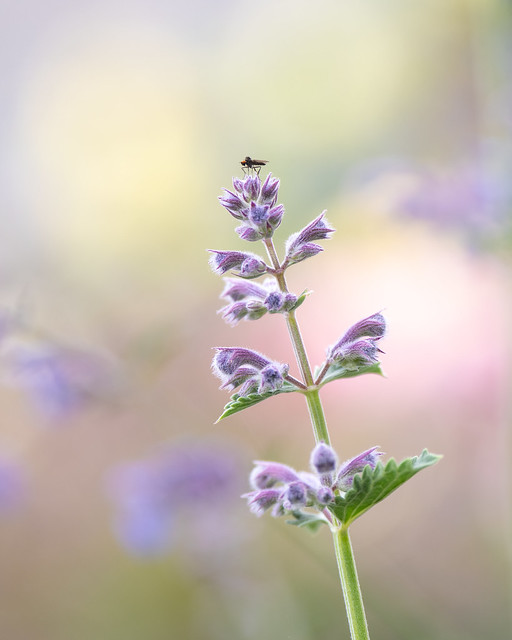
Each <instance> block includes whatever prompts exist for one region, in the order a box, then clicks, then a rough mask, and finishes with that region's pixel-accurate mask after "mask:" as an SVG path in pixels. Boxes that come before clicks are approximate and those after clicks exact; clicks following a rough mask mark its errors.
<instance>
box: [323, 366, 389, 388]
mask: <svg viewBox="0 0 512 640" xmlns="http://www.w3.org/2000/svg"><path fill="white" fill-rule="evenodd" d="M319 373H320V369H317V371H315V379H316V377H317V376H318V374H319ZM365 373H376V374H378V375H380V376H384V373H383V372H382V369H381V367H380V362H378V363H377V364H371V365H369V366H368V367H361V368H359V369H356V370H354V369H345V368H344V367H340V366H339V365H336V364H331V366H330V367H329V369H328V370H327V373H326V374H325V376H324V377H323V378H322V381H321V382H320V385H319V386H320V387H323V385H324V384H327V383H328V382H332V381H333V380H339V379H341V378H355V377H356V376H362V375H364V374H365Z"/></svg>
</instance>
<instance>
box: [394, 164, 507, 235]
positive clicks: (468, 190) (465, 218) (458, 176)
mask: <svg viewBox="0 0 512 640" xmlns="http://www.w3.org/2000/svg"><path fill="white" fill-rule="evenodd" d="M414 177H415V183H414V186H413V187H412V188H411V190H410V192H409V193H408V194H407V195H405V196H404V197H403V199H402V200H401V202H399V209H400V210H401V211H402V212H403V213H405V214H407V215H409V216H411V217H413V218H421V219H425V220H430V221H432V222H435V223H436V224H439V225H442V226H445V227H450V226H451V227H458V226H460V227H466V228H468V229H469V228H483V227H484V226H485V225H486V224H488V223H489V222H491V218H492V209H493V208H494V204H495V203H496V200H497V195H498V194H497V190H496V185H493V184H492V182H491V181H490V180H489V177H488V176H486V175H484V174H483V172H482V171H480V170H478V169H477V168H476V167H469V166H468V167H459V168H456V169H452V170H450V171H446V172H437V173H436V172H433V171H427V170H424V171H422V172H418V173H417V174H416V175H415V176H414Z"/></svg>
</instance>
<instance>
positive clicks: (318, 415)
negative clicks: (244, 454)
mask: <svg viewBox="0 0 512 640" xmlns="http://www.w3.org/2000/svg"><path fill="white" fill-rule="evenodd" d="M264 242H265V246H266V248H267V252H268V255H269V257H270V259H271V261H272V265H273V268H274V277H275V278H276V280H277V282H278V284H279V289H280V290H281V291H282V292H283V293H288V287H287V285H286V279H285V277H284V268H283V267H282V266H281V264H280V262H279V258H278V256H277V253H276V250H275V247H274V245H273V243H272V240H271V239H270V238H268V239H266V240H265V241H264ZM286 324H287V326H288V332H289V334H290V338H291V341H292V344H293V349H294V351H295V357H296V358H297V363H298V365H299V368H300V371H301V373H302V378H303V381H304V384H305V386H306V389H305V391H303V394H304V396H305V397H306V402H307V405H308V409H309V415H310V417H311V424H312V425H313V432H314V434H315V440H316V442H317V443H318V442H325V443H326V444H330V439H329V432H328V430H327V423H326V421H325V415H324V410H323V407H322V402H321V401H320V394H319V387H318V386H317V385H316V384H315V382H314V380H313V374H312V372H311V366H310V364H309V359H308V356H307V353H306V347H305V346H304V342H303V340H302V335H301V332H300V329H299V324H298V322H297V318H296V317H295V312H294V311H290V312H289V313H287V314H286ZM325 371H326V368H325V367H324V370H322V372H321V374H320V376H319V381H320V380H321V378H322V377H323V375H325ZM333 538H334V549H335V552H336V561H337V563H338V571H339V574H340V580H341V588H342V591H343V598H344V599H345V607H346V610H347V616H348V622H349V626H350V635H351V638H352V640H370V636H369V635H368V625H367V624H366V616H365V613H364V606H363V598H362V595H361V589H360V587H359V580H358V577H357V571H356V565H355V562H354V555H353V553H352V545H351V544H350V538H349V535H348V529H347V528H346V527H343V525H340V526H339V528H337V529H334V530H333Z"/></svg>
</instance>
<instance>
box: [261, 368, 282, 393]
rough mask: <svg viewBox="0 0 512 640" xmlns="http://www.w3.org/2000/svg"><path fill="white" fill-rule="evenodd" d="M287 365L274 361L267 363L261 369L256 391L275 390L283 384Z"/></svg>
mask: <svg viewBox="0 0 512 640" xmlns="http://www.w3.org/2000/svg"><path fill="white" fill-rule="evenodd" d="M288 368H289V367H288V365H287V364H284V365H282V364H281V365H280V364H278V363H276V362H272V363H271V364H268V365H267V366H266V367H265V368H264V369H262V370H261V374H260V375H261V382H260V386H259V388H258V393H265V392H266V391H277V390H278V389H280V388H281V387H282V386H283V382H284V376H285V375H286V374H287V373H288Z"/></svg>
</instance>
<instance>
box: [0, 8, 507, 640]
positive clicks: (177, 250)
mask: <svg viewBox="0 0 512 640" xmlns="http://www.w3.org/2000/svg"><path fill="white" fill-rule="evenodd" d="M0 16H1V18H0V25H1V26H0V30H1V37H0V43H1V44H0V51H1V58H0V65H1V67H0V82H1V88H2V89H1V95H2V99H1V101H0V140H1V144H0V172H1V173H0V367H1V372H2V380H1V382H2V384H1V386H0V423H1V429H0V576H1V578H0V603H1V604H0V609H1V615H0V635H1V637H2V638H9V640H27V639H29V640H32V639H37V640H86V639H87V640H88V639H89V638H92V637H94V638H108V639H109V640H116V639H121V638H122V639H123V640H136V639H139V638H150V639H151V640H160V639H162V640H163V639H166V640H168V639H169V638H179V639H182V640H188V639H197V638H204V639H205V640H214V639H220V638H240V639H242V640H255V639H256V638H258V639H259V638H266V639H269V640H273V639H278V638H279V639H282V638H290V639H293V640H309V639H312V638H326V637H339V638H349V633H348V625H347V622H346V616H345V612H344V607H343V605H342V600H341V592H340V588H339V579H338V576H337V571H336V566H335V562H334V554H333V549H332V542H331V538H330V534H329V533H328V531H327V530H325V531H324V530H322V531H320V532H318V533H317V534H316V535H313V536H312V535H310V534H309V533H307V532H306V531H302V530H298V529H296V528H294V527H288V526H286V525H285V523H284V521H282V520H274V519H272V518H270V517H264V518H261V519H257V518H256V517H255V516H254V515H253V514H250V513H249V511H248V510H247V508H246V506H245V504H244V502H243V501H242V500H240V498H239V495H240V494H241V493H243V492H245V491H247V489H248V480H247V476H248V473H249V470H250V468H251V464H252V460H253V459H260V460H261V459H263V460H265V459H277V460H280V461H282V462H284V463H287V464H289V465H291V466H293V467H295V468H297V469H306V468H307V465H308V459H309V453H310V451H311V449H312V447H313V437H312V432H311V428H310V425H309V423H308V416H307V411H306V407H305V404H304V402H303V399H302V398H301V397H300V396H299V395H298V394H295V395H293V394H289V395H282V396H279V397H278V398H273V399H271V400H269V401H267V402H265V403H262V404H260V405H258V406H255V407H253V408H251V409H250V410H248V411H246V412H244V413H240V414H237V415H235V416H232V417H230V418H228V419H226V420H224V421H222V422H221V423H219V424H217V425H214V424H213V423H214V421H215V420H216V418H217V417H218V415H219V414H220V413H221V411H222V407H223V405H224V404H225V402H227V400H228V394H227V393H226V392H225V391H219V390H218V380H216V379H215V378H213V377H212V376H211V373H210V370H209V368H210V361H211V357H212V351H211V347H213V346H230V345H241V346H247V347H250V348H253V349H257V350H260V351H262V352H263V353H265V354H267V355H269V356H271V357H272V358H274V359H276V360H279V361H281V362H290V363H291V372H292V373H296V372H297V369H296V366H295V363H294V362H293V353H292V350H291V347H290V345H289V342H288V338H287V332H286V328H285V325H284V321H283V319H282V318H281V317H278V316H270V317H264V318H262V319H261V320H259V321H258V322H255V323H246V322H242V323H240V324H239V325H238V326H237V327H235V328H230V327H228V326H226V325H225V324H224V323H223V321H222V318H221V317H220V316H219V315H217V314H216V311H217V309H218V308H219V307H220V306H222V303H221V301H220V300H219V299H218V296H219V294H220V292H221V290H222V282H221V280H220V279H219V278H218V277H217V276H215V275H214V274H213V273H211V271H210V270H209V267H208V264H207V253H206V249H207V248H214V249H241V250H254V251H259V247H255V246H252V245H251V246H248V245H246V244H244V243H242V241H241V240H239V239H238V237H237V236H236V235H235V234H234V233H233V229H234V226H235V223H236V221H234V220H233V219H232V218H231V217H230V215H229V214H228V213H227V212H226V211H225V210H224V209H223V208H222V207H221V206H220V205H219V203H218V201H217V197H218V196H219V195H220V194H221V193H222V188H223V187H227V188H229V187H230V186H231V179H232V176H234V175H238V176H240V175H241V169H240V165H239V161H240V160H241V159H242V158H243V157H245V156H246V155H250V156H252V157H255V158H263V159H265V160H269V164H268V165H267V168H268V169H269V170H270V171H271V172H272V173H273V175H275V176H278V177H279V178H280V179H281V181H282V182H281V189H280V198H279V201H280V202H282V203H283V204H284V205H285V206H286V214H285V217H284V219H283V223H282V225H281V228H280V229H279V230H278V232H277V234H276V242H277V246H278V247H281V249H280V250H281V252H282V243H284V241H285V240H286V238H287V237H288V235H289V234H290V233H292V232H294V231H296V230H298V229H299V228H301V227H303V226H304V225H305V224H307V223H308V222H309V221H311V220H312V219H313V218H314V217H316V216H317V215H318V214H319V213H321V211H323V210H324V209H327V215H328V219H329V222H330V223H331V224H332V225H333V226H334V227H335V228H336V229H337V233H336V234H335V235H334V237H333V239H332V240H330V241H328V242H325V243H324V246H325V249H326V251H325V252H324V253H322V254H320V255H319V256H317V257H315V258H314V259H311V260H308V261H306V262H303V263H301V264H299V265H297V266H294V267H293V268H292V269H290V271H289V284H290V288H291V290H292V291H294V292H295V293H300V292H302V291H303V290H304V289H305V288H308V289H310V290H312V291H313V292H314V293H313V294H312V295H311V296H309V297H308V299H307V301H306V303H305V304H304V305H303V306H302V307H301V309H300V311H299V314H298V316H299V322H300V324H301V327H302V330H303V334H304V339H305V341H306V344H307V347H308V351H309V355H310V359H311V361H312V362H313V363H314V364H319V363H321V362H322V361H323V358H324V354H325V348H326V347H327V346H328V345H329V344H333V343H334V342H335V341H336V340H337V339H338V338H339V337H340V336H341V335H342V334H343V333H344V332H345V330H346V329H347V328H348V327H349V326H350V325H352V324H353V323H354V322H356V321H357V320H359V319H361V318H363V317H365V316H367V315H370V314H371V313H374V312H376V311H379V310H381V309H384V310H385V314H386V317H387V318H388V321H389V334H388V336H387V337H386V338H385V341H384V342H383V343H382V347H383V349H384V350H385V351H386V355H385V356H383V367H384V369H385V371H386V374H387V378H385V379H384V378H380V377H377V376H363V377H360V378H357V379H353V380H345V381H337V382H335V383H332V384H331V385H328V386H327V387H326V388H325V389H324V392H323V397H324V402H325V411H326V415H327V420H328V424H329V428H330V432H331V436H332V441H333V445H334V447H335V448H336V450H337V451H338V454H339V456H340V458H341V459H346V458H350V457H352V456H354V455H356V454H357V453H359V452H360V451H362V450H364V449H367V448H369V447H371V446H373V445H380V446H381V447H382V449H383V450H384V451H385V452H386V453H387V455H388V456H393V457H395V458H397V459H401V458H402V457H405V456H409V455H417V454H419V453H420V452H421V450H422V449H423V448H424V447H428V449H429V450H431V451H433V452H435V453H442V454H444V459H443V460H442V462H441V463H440V464H439V465H437V466H436V467H434V468H433V469H428V470H426V471H424V472H422V473H421V474H419V475H418V476H417V477H415V478H414V479H413V480H412V481H411V482H410V483H408V484H407V485H406V486H404V487H403V488H402V489H401V490H400V491H399V492H397V493H396V494H393V496H392V497H391V498H389V499H388V500H387V501H386V502H385V503H383V504H381V505H379V506H377V507H376V508H375V509H374V510H372V511H371V513H369V514H367V515H366V516H365V517H364V518H362V519H361V520H360V521H358V522H356V523H355V524H354V526H353V528H352V541H353V544H354V550H355V554H356V559H357V562H358V568H359V573H360V580H361V583H362V587H363V593H364V597H365V604H366V608H367V614H368V619H369V625H370V631H371V633H372V638H375V640H402V639H403V640H406V639H410V638H414V639H415V640H423V639H424V640H427V639H428V640H431V639H432V640H433V639H436V640H437V639H442V640H473V639H474V640H476V639H481V638H483V637H485V638H487V639H489V640H494V639H495V640H504V639H506V638H510V637H511V635H512V627H511V624H510V610H511V606H512V602H511V598H510V579H511V578H510V576H511V571H510V566H511V564H510V563H511V555H512V554H511V540H512V538H511V536H512V529H511V527H510V506H511V505H510V495H511V493H510V489H511V482H510V460H511V445H510V435H509V434H510V427H511V422H510V421H511V406H510V373H511V372H510V365H509V362H510V355H511V341H510V326H511V322H512V318H511V303H510V279H511V255H510V248H511V247H510V241H511V233H510V229H511V226H510V222H511V214H510V211H511V202H512V199H511V191H510V189H511V188H510V177H509V174H510V167H511V156H512V145H511V138H510V133H511V128H512V115H511V114H512V109H511V106H512V105H511V101H512V84H511V77H512V76H511V64H512V39H511V24H512V15H511V9H510V5H509V3H508V2H506V0H428V1H426V2H422V3H411V2H408V1H407V0H385V1H384V2H382V0H380V1H377V0H363V1H362V2H361V1H359V2H356V1H355V0H348V1H345V2H338V1H336V0H319V1H318V2H315V3H312V2H304V1H301V0H295V1H294V2H291V1H290V0H280V1H276V2H269V1H267V0H258V2H234V1H233V0H218V1H217V2H207V1H206V0H188V2H181V1H179V0H144V1H142V0H125V1H124V2H120V0H101V2H100V1H99V0H90V1H89V2H87V3H85V2H78V1H77V0H74V1H71V2H69V1H67V2H64V1H63V0H19V1H18V2H11V1H9V0H4V1H3V2H2V4H1V6H0ZM263 174H264V173H263V172H262V175H263ZM280 243H281V244H280ZM208 456H210V458H209V459H208V460H206V458H208ZM155 461H156V462H155ZM155 464H156V467H155V466H154V465H155ZM166 464H168V465H169V467H170V468H171V469H172V471H173V473H174V472H175V475H176V474H177V473H178V472H177V471H176V469H179V466H180V464H182V465H183V468H184V471H183V473H184V474H185V476H186V477H187V478H188V480H187V483H186V487H180V486H179V478H178V480H176V478H175V477H174V476H173V473H170V476H172V478H171V479H170V480H169V479H168V478H167V480H166V482H168V483H170V484H169V485H165V482H164V483H163V486H171V487H173V491H174V495H175V499H174V502H172V504H170V505H169V511H168V512H166V514H165V516H161V514H160V516H161V517H160V519H159V520H158V519H157V520H158V521H157V522H153V525H154V527H153V528H151V526H150V525H148V524H147V520H144V521H143V525H141V528H138V524H137V523H138V522H139V521H136V518H135V520H132V521H130V522H128V521H127V518H128V517H129V516H130V517H131V516H134V514H135V515H137V514H138V515H140V513H141V512H143V514H142V515H144V514H145V513H146V512H145V511H144V505H146V503H145V502H144V500H145V499H146V498H147V493H146V494H144V487H148V486H149V485H151V482H150V481H149V480H148V479H153V480H154V477H153V475H152V474H154V473H156V474H157V475H158V473H160V471H161V469H162V468H164V467H165V465H166ZM155 468H157V471H156V472H154V471H151V469H153V470H154V469H155ZM180 473H182V472H181V471H180ZM187 474H188V475H187ZM178 475H179V474H178ZM180 477H183V476H180ZM173 478H174V479H173ZM212 478H213V479H214V480H212ZM173 483H174V484H173ZM194 483H195V484H194ZM192 485H193V487H194V489H193V490H191V487H192ZM141 487H142V488H141ZM148 491H149V492H150V489H148ZM210 493H211V494H212V495H210ZM139 494H144V495H145V496H146V498H144V497H142V498H141V497H140V495H139ZM176 496H177V497H176ZM142 503H144V505H142V506H141V504H142ZM146 506H147V505H146ZM146 515H147V514H146ZM134 517H135V516H134ZM155 532H156V533H155ZM158 536H160V537H158ZM153 543H154V544H153Z"/></svg>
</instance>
